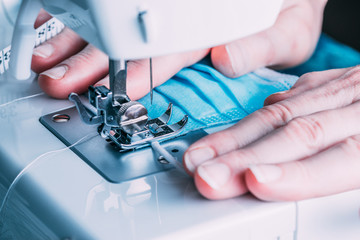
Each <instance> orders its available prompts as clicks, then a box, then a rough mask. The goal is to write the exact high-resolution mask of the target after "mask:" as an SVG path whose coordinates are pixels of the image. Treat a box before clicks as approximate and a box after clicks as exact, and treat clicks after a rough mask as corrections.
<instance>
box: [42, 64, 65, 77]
mask: <svg viewBox="0 0 360 240" xmlns="http://www.w3.org/2000/svg"><path fill="white" fill-rule="evenodd" d="M67 70H68V67H67V66H66V65H60V66H57V67H54V68H51V69H49V70H46V71H45V72H43V73H41V74H40V75H45V76H48V77H49V78H52V79H62V78H63V77H64V75H65V73H66V72H67Z"/></svg>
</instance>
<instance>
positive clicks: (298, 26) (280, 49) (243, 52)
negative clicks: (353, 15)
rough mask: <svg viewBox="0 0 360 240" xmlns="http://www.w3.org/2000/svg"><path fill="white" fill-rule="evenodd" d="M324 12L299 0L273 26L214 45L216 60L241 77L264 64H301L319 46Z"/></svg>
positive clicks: (231, 74)
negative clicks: (317, 44) (223, 43)
mask: <svg viewBox="0 0 360 240" xmlns="http://www.w3.org/2000/svg"><path fill="white" fill-rule="evenodd" d="M314 5H315V4H314ZM314 9H315V10H314ZM321 14H322V8H321V7H318V6H316V7H315V6H313V5H312V3H309V2H308V1H297V2H296V3H294V4H293V6H290V7H287V8H283V9H282V11H281V13H280V14H279V17H278V19H277V21H276V23H275V24H274V26H272V27H271V28H269V29H267V30H265V31H263V32H259V33H257V34H254V35H251V36H249V37H245V38H242V39H239V40H236V41H234V42H231V43H228V44H225V45H222V46H218V47H214V48H213V49H212V51H211V60H212V63H213V65H214V67H215V68H216V69H218V70H219V71H220V72H222V73H223V74H224V75H226V76H228V77H239V76H241V75H243V74H246V73H248V72H251V71H253V70H255V69H257V68H259V67H264V66H272V67H274V68H283V67H290V66H294V65H297V64H300V63H301V62H303V61H304V60H306V59H307V58H308V57H309V56H310V54H311V53H312V51H313V49H314V48H315V46H316V43H317V39H318V36H319V34H320V29H321V19H322V18H321Z"/></svg>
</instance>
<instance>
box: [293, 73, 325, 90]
mask: <svg viewBox="0 0 360 240" xmlns="http://www.w3.org/2000/svg"><path fill="white" fill-rule="evenodd" d="M321 76H322V73H321V72H310V73H305V74H304V75H302V76H301V77H300V79H299V80H298V81H297V84H296V85H298V84H301V85H304V84H305V85H307V86H309V87H310V89H312V88H314V87H316V86H317V82H316V79H318V78H319V77H321Z"/></svg>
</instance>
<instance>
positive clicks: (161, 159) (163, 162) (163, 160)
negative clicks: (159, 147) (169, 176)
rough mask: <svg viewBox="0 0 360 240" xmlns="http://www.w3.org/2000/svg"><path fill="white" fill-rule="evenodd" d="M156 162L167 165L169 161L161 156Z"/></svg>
mask: <svg viewBox="0 0 360 240" xmlns="http://www.w3.org/2000/svg"><path fill="white" fill-rule="evenodd" d="M158 161H159V163H161V164H169V161H168V160H166V159H165V158H164V157H163V156H160V157H158Z"/></svg>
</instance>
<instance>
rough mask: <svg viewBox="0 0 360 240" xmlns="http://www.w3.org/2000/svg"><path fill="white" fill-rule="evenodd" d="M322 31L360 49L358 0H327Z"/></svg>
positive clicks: (359, 4) (359, 3) (359, 7)
mask: <svg viewBox="0 0 360 240" xmlns="http://www.w3.org/2000/svg"><path fill="white" fill-rule="evenodd" d="M323 31H324V32H325V33H327V34H328V35H329V36H331V37H333V38H334V39H336V40H338V41H340V42H342V43H345V44H347V45H349V46H351V47H353V48H356V49H357V50H359V51H360V0H329V2H328V4H327V6H326V8H325V14H324V25H323Z"/></svg>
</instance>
